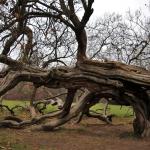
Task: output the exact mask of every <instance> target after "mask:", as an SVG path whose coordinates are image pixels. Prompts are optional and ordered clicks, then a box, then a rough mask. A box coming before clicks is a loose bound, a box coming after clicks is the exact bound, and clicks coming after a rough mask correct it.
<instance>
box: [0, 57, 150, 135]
mask: <svg viewBox="0 0 150 150" xmlns="http://www.w3.org/2000/svg"><path fill="white" fill-rule="evenodd" d="M3 57H4V56H1V57H0V58H2V60H3V59H4V58H3ZM11 61H12V62H13V63H12V66H11V68H10V70H11V71H10V72H9V73H7V75H6V76H5V78H4V79H5V82H2V83H1V87H0V95H2V94H4V93H5V92H6V91H8V90H10V89H11V88H13V87H14V86H16V85H17V84H18V83H19V82H20V81H28V82H33V83H34V84H35V85H37V86H42V85H44V86H46V87H49V88H61V87H65V88H66V89H68V96H67V98H66V102H65V104H64V109H63V110H64V111H62V114H60V116H61V118H60V117H59V118H60V120H58V121H55V123H54V122H53V123H52V124H53V125H52V124H50V127H49V128H48V126H47V125H46V126H45V127H44V129H50V128H54V127H57V126H59V125H61V124H64V123H65V122H67V121H68V120H70V119H71V118H73V117H75V116H76V115H77V114H78V113H79V112H81V111H82V109H81V108H83V106H82V104H81V105H80V103H79V104H78V106H77V107H76V108H75V110H74V111H73V113H72V110H71V112H70V113H71V114H70V113H69V110H70V107H71V103H72V100H73V97H74V94H75V93H76V90H77V89H80V88H82V87H84V88H86V89H88V91H89V93H92V95H96V96H97V97H98V98H100V97H105V98H112V99H113V100H115V101H116V102H117V103H118V104H122V105H131V106H133V108H134V110H135V113H136V119H135V120H134V123H133V126H134V132H135V134H136V135H140V136H149V135H150V128H149V127H150V109H149V108H150V96H149V93H148V92H149V90H150V72H149V71H147V70H145V69H143V68H140V67H136V66H129V65H125V64H123V63H120V62H97V61H90V60H85V61H84V62H81V63H80V64H78V65H77V66H76V67H75V68H69V67H59V68H57V69H51V70H49V71H46V70H44V69H41V70H36V68H33V67H30V66H28V67H27V66H26V65H25V64H23V63H21V62H17V63H18V64H17V63H16V64H17V65H16V64H15V68H13V64H14V63H15V61H14V60H11V59H8V60H7V63H9V64H11ZM5 62H6V61H5ZM12 74H13V75H12ZM6 79H9V80H6ZM84 99H85V98H83V102H84ZM94 99H95V98H94V97H93V100H94ZM86 102H87V101H86ZM89 102H90V101H89V100H88V103H89ZM91 102H92V100H91ZM81 103H82V100H81ZM81 106H82V107H81ZM79 108H80V109H79ZM64 112H65V113H64ZM68 113H69V114H68Z"/></svg>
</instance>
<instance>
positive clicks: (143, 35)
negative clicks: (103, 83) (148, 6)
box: [88, 11, 150, 69]
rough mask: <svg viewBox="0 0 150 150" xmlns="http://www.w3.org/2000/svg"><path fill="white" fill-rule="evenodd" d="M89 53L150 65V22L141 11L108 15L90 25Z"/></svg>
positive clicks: (99, 56) (97, 56)
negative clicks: (133, 13) (124, 14)
mask: <svg viewBox="0 0 150 150" xmlns="http://www.w3.org/2000/svg"><path fill="white" fill-rule="evenodd" d="M88 31H89V55H90V57H91V58H93V59H102V60H116V61H120V62H123V63H126V64H132V65H137V66H141V67H143V68H147V69H148V68H149V60H150V59H149V58H150V51H149V49H150V39H149V35H150V34H149V22H148V21H147V19H144V17H143V16H142V14H141V12H140V11H136V12H135V15H132V14H131V12H128V13H127V16H126V19H125V18H124V17H123V16H121V15H116V14H114V13H113V14H107V15H105V16H104V17H103V18H99V19H98V20H97V21H96V22H95V23H93V24H91V25H89V27H88Z"/></svg>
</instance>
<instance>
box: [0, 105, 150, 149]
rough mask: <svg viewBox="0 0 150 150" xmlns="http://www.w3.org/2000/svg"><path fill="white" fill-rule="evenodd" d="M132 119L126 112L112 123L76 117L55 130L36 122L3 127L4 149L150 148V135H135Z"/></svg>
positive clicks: (0, 139)
mask: <svg viewBox="0 0 150 150" xmlns="http://www.w3.org/2000/svg"><path fill="white" fill-rule="evenodd" d="M113 108H114V107H113ZM115 110H116V107H115ZM117 113H119V112H117ZM120 115H121V114H120ZM132 120H133V117H131V116H130V117H127V116H126V113H125V116H123V115H121V116H120V117H113V124H112V125H108V124H106V123H104V122H101V121H100V120H98V119H94V118H86V117H84V119H83V120H82V122H81V123H79V124H75V120H72V121H70V122H69V123H67V124H66V125H64V126H62V127H60V128H59V129H57V130H55V131H51V132H48V131H47V132H44V131H37V130H35V126H32V127H28V128H26V129H19V130H15V129H8V128H5V129H4V128H1V129H0V149H2V150H149V149H150V138H145V139H141V138H137V137H135V136H134V135H133V129H132Z"/></svg>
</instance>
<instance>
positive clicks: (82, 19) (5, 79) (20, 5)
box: [0, 0, 150, 136]
mask: <svg viewBox="0 0 150 150" xmlns="http://www.w3.org/2000/svg"><path fill="white" fill-rule="evenodd" d="M93 3H94V0H87V1H86V0H81V1H78V0H55V1H54V0H45V1H44V0H17V1H16V0H6V1H4V2H1V9H0V10H1V22H2V23H1V27H0V36H1V49H2V50H1V55H0V62H1V63H3V64H6V65H8V67H7V69H6V70H4V71H3V72H1V74H0V77H1V78H2V81H1V86H0V95H3V94H4V93H6V92H7V91H8V90H10V89H12V88H14V87H15V86H16V85H17V84H18V83H19V82H21V81H24V82H31V83H33V84H34V85H36V87H40V86H45V87H48V88H62V87H63V88H66V89H67V90H68V93H67V96H66V100H65V103H64V106H63V109H62V110H60V111H59V112H56V113H53V114H47V115H43V116H40V117H36V118H34V119H32V120H28V121H21V122H17V121H10V120H4V121H1V122H0V126H5V127H6V126H7V127H14V128H22V127H26V126H28V125H32V124H36V123H39V122H42V121H43V120H45V119H46V118H50V117H54V116H55V118H54V120H52V121H51V122H50V123H48V124H45V125H43V126H42V129H44V130H52V129H54V128H55V127H58V126H60V125H62V124H64V123H66V122H68V121H69V120H70V119H72V118H74V117H76V116H77V115H78V114H79V113H80V112H81V111H82V110H84V109H85V108H86V107H87V105H89V104H90V103H91V104H92V103H93V101H97V100H98V99H100V98H102V97H105V98H112V99H114V100H115V101H116V102H117V103H119V104H124V105H131V106H133V109H134V111H135V114H136V119H135V120H134V123H133V126H134V133H135V134H137V135H140V136H149V135H150V109H149V108H150V95H149V90H150V72H149V71H148V70H146V69H143V68H140V67H137V66H133V65H127V64H124V63H121V62H114V61H109V60H108V61H107V62H100V61H94V60H91V59H89V58H88V57H87V44H88V42H87V39H88V37H87V33H86V29H85V27H86V25H87V22H88V21H89V19H90V16H91V15H92V13H93V9H92V4H93ZM81 10H82V11H81ZM38 19H40V20H39V22H38V23H39V24H40V26H39V27H40V28H42V26H45V23H47V22H48V24H47V27H48V28H47V27H46V29H45V30H43V31H44V33H42V31H41V32H40V34H43V35H42V36H41V35H39V40H38V41H36V40H37V39H38V37H37V38H35V37H36V36H35V35H36V26H37V25H38V23H37V21H38ZM51 21H52V22H54V23H56V24H59V26H57V27H61V26H62V27H64V28H63V29H64V32H65V33H66V30H67V31H69V32H70V31H71V35H74V38H75V41H76V44H75V45H74V44H73V46H72V47H71V46H70V44H71V43H70V44H69V43H68V45H69V49H68V48H67V50H66V47H64V48H62V47H63V44H64V42H66V41H61V43H59V42H58V44H60V47H61V48H60V50H58V49H55V44H54V46H52V45H53V44H52V41H53V38H52V37H53V34H56V33H55V32H56V31H55V30H57V29H55V28H54V27H53V25H52V24H51ZM43 23H44V25H42V24H43ZM34 25H35V26H34ZM39 27H38V28H39ZM47 29H48V31H49V30H52V31H51V32H50V35H49V36H48V37H51V38H50V39H49V38H48V39H46V36H45V35H44V34H47V33H46V30H47ZM38 31H39V30H38ZM62 31H63V30H62ZM118 32H119V31H118ZM60 33H61V32H59V33H58V34H59V35H58V37H60ZM65 33H64V34H63V35H64V39H66V37H67V36H68V34H65ZM37 34H38V33H37ZM40 37H41V38H43V37H44V39H45V40H43V39H41V38H40ZM55 40H56V39H54V41H55ZM23 41H25V43H23ZM41 41H42V43H43V42H44V41H45V42H46V43H47V42H50V45H51V46H52V47H53V48H54V49H53V48H52V50H51V47H50V48H49V47H47V46H45V45H44V48H42V46H39V47H36V44H37V43H38V42H41ZM71 41H72V40H71ZM67 42H68V40H67ZM22 43H23V48H22V47H21V44H22ZM46 43H45V44H46ZM55 43H56V42H55ZM24 44H25V45H24ZM114 44H115V43H114ZM64 45H66V43H65V44H64ZM35 47H36V48H37V50H36V51H37V52H38V53H37V54H39V55H41V56H42V58H43V56H44V55H45V54H46V53H47V54H48V57H47V58H46V59H45V60H44V59H43V62H44V63H45V61H46V62H47V63H49V62H51V60H52V59H54V58H57V57H58V56H57V57H56V55H57V54H58V53H59V52H60V53H61V54H64V50H65V51H68V53H69V55H70V54H75V51H76V55H75V59H76V63H75V66H56V67H52V68H51V67H50V66H49V67H48V68H43V67H42V65H39V64H38V65H34V64H33V63H30V61H31V59H30V55H31V54H32V53H33V51H34V48H35ZM58 47H59V46H58ZM46 51H48V52H46ZM51 52H52V53H51ZM59 56H60V55H59ZM58 58H59V57H58ZM45 66H47V65H45ZM81 88H85V89H86V92H85V93H84V94H83V95H82V96H81V98H80V100H79V101H78V102H77V104H76V105H75V106H74V107H73V108H71V104H72V102H73V99H74V96H75V94H76V92H77V90H78V89H81ZM56 116H57V117H56Z"/></svg>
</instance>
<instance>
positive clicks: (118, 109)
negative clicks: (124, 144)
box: [3, 100, 133, 117]
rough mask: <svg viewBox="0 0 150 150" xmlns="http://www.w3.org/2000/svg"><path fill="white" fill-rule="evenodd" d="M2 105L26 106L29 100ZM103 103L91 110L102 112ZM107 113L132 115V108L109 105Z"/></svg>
mask: <svg viewBox="0 0 150 150" xmlns="http://www.w3.org/2000/svg"><path fill="white" fill-rule="evenodd" d="M3 104H4V105H7V106H9V107H10V108H12V107H14V106H16V105H19V106H28V105H29V101H24V100H21V101H19V100H4V101H3ZM104 107H105V106H104V104H103V103H99V104H96V105H94V106H93V107H92V108H91V110H94V111H96V112H99V113H103V108H104ZM56 109H57V107H56V106H52V105H48V106H47V109H46V110H45V111H44V112H45V113H47V112H51V111H55V110H56ZM107 114H113V115H115V116H117V117H130V116H133V110H132V108H131V107H130V106H120V105H109V106H108V110H107Z"/></svg>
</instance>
